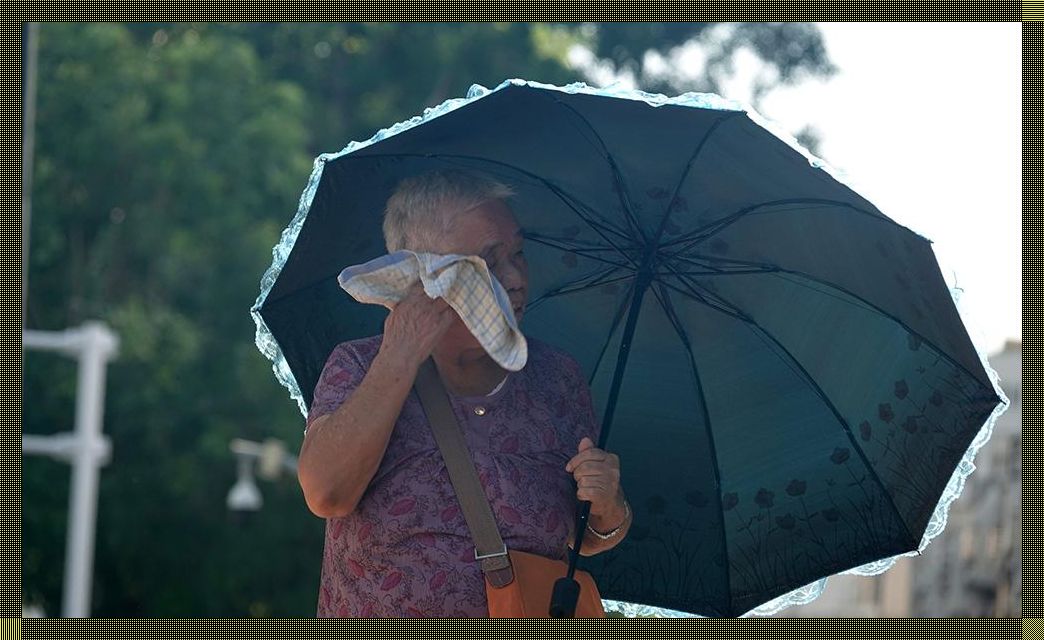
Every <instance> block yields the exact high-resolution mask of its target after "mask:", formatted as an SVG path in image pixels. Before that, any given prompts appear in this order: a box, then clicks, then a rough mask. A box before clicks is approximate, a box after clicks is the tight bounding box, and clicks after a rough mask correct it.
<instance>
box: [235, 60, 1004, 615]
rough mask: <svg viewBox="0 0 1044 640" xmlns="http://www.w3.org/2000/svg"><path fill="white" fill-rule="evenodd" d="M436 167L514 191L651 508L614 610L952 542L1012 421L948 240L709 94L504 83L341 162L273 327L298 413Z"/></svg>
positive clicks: (607, 563) (260, 313)
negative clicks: (347, 279) (960, 514)
mask: <svg viewBox="0 0 1044 640" xmlns="http://www.w3.org/2000/svg"><path fill="white" fill-rule="evenodd" d="M434 168H469V169H476V170H481V171H483V172H485V173H487V174H489V175H491V176H492V177H495V178H497V179H500V180H502V181H504V182H507V183H509V184H510V185H511V186H512V187H513V188H514V189H515V191H516V192H517V194H518V195H517V197H516V198H515V199H514V200H513V202H512V207H513V209H514V211H515V213H516V215H517V217H518V219H519V222H520V225H521V226H522V227H523V229H524V230H525V234H526V254H527V257H528V259H529V263H530V292H531V293H530V302H529V305H528V306H527V310H526V315H525V318H524V320H523V325H522V328H523V331H524V332H525V334H526V335H529V336H533V337H536V338H539V339H541V340H544V341H546V342H549V343H551V344H554V345H557V346H559V347H561V348H563V349H565V350H566V351H568V352H569V353H570V354H572V355H573V356H574V357H575V358H576V359H577V360H578V361H579V362H580V364H581V365H582V367H583V369H584V371H585V372H586V373H587V375H588V378H589V381H590V384H591V388H592V393H593V396H594V399H595V403H596V408H597V409H598V410H599V411H600V412H601V413H602V416H603V429H602V442H600V443H599V444H600V446H602V447H603V448H606V449H608V450H611V451H614V452H616V453H618V454H619V455H620V458H621V467H622V470H623V484H624V487H625V490H626V491H627V493H628V496H629V498H630V500H631V502H632V506H633V508H634V514H635V515H634V523H633V526H632V529H631V532H630V535H629V536H628V538H627V539H626V540H624V541H623V542H622V543H621V544H620V545H619V546H618V547H617V548H615V549H614V550H612V551H610V552H606V553H603V554H600V555H598V556H596V557H593V558H591V559H587V560H585V568H587V569H589V570H590V571H592V572H593V573H594V574H595V576H596V578H597V579H598V582H599V588H600V589H601V591H602V594H603V596H605V597H606V598H610V599H613V600H621V601H627V602H633V603H640V604H643V605H650V606H656V607H664V608H668V609H673V610H677V611H684V612H691V613H697V614H700V615H714V616H735V615H740V614H743V613H745V612H748V611H750V610H751V609H754V608H756V607H758V606H759V605H763V604H764V603H766V602H769V601H771V600H773V599H775V598H778V597H780V596H783V595H784V594H787V593H789V592H792V591H793V590H795V589H798V588H801V587H803V586H805V585H809V584H810V583H815V582H816V581H817V580H819V579H821V578H823V577H824V576H828V575H831V574H834V573H838V572H842V571H845V570H848V569H852V568H853V567H860V566H863V565H866V564H867V563H872V562H875V561H879V560H881V559H882V558H890V557H892V556H896V555H899V554H903V553H906V552H910V551H915V550H917V549H918V548H919V547H920V546H921V545H922V544H923V543H924V542H925V541H926V540H927V536H925V533H926V530H928V528H929V524H930V522H931V521H932V519H933V515H934V516H935V518H936V525H935V526H934V529H935V530H933V531H931V532H930V533H932V534H934V533H937V529H938V528H939V526H940V524H939V518H940V517H942V518H944V517H945V508H944V507H941V506H940V504H941V503H940V500H941V498H943V497H944V494H945V490H946V488H947V485H948V483H950V482H951V477H954V478H956V480H955V482H957V483H958V484H959V481H960V480H961V479H963V476H964V475H967V473H969V472H970V471H969V470H968V469H967V468H966V467H967V465H964V466H963V467H962V466H961V462H962V459H969V458H970V456H971V455H973V454H974V450H975V449H976V448H977V447H978V446H981V444H982V441H983V439H982V438H981V437H980V438H979V440H978V441H976V436H977V435H979V434H980V431H982V430H983V429H984V424H987V425H988V424H989V420H988V419H989V418H991V415H992V414H994V413H995V409H997V408H998V407H1001V408H1002V399H1001V396H1000V395H999V390H998V388H997V387H996V386H995V384H994V381H993V379H991V375H990V373H989V372H988V368H987V367H985V366H984V364H983V359H982V357H981V355H980V354H979V352H978V351H977V350H976V348H975V347H974V345H973V344H972V342H971V340H970V338H969V336H968V333H967V331H966V330H965V327H964V325H963V324H962V322H961V319H960V317H959V315H958V312H957V309H956V307H955V305H954V302H953V299H952V297H951V295H950V291H949V288H948V287H947V286H946V284H945V281H944V279H943V278H942V275H941V274H940V271H939V267H938V264H937V262H936V259H935V256H934V254H933V252H932V249H931V245H930V242H929V241H928V240H926V239H925V238H923V237H921V236H919V235H917V234H916V233H914V232H912V231H910V230H909V229H907V228H905V227H903V226H901V225H899V224H897V223H896V222H895V221H893V220H891V219H889V218H888V217H887V216H885V215H884V214H882V213H881V212H880V211H879V210H878V209H877V208H876V207H875V206H874V205H873V204H871V203H870V202H868V201H867V200H866V199H864V198H863V197H861V196H860V195H859V194H857V193H855V192H854V191H853V190H852V189H851V188H849V187H848V186H846V185H845V184H843V183H842V182H841V181H839V180H838V179H836V178H835V177H834V176H833V175H832V174H831V172H829V171H827V170H825V169H824V168H823V166H822V164H821V163H819V162H818V161H816V160H815V159H813V158H811V157H810V156H809V155H807V154H806V153H803V152H802V151H801V150H800V149H798V148H796V146H795V145H793V144H791V143H788V142H786V141H784V140H783V139H781V138H780V137H777V136H775V135H773V134H772V133H771V132H770V131H769V130H768V129H766V128H765V126H763V122H762V121H761V120H760V119H759V118H757V116H756V114H753V113H752V112H749V111H744V110H743V109H741V108H739V107H738V106H737V105H734V104H732V103H728V102H726V101H724V100H722V99H720V98H718V97H717V96H712V95H709V94H686V95H685V96H680V97H679V98H674V99H667V98H664V97H663V96H651V95H647V94H642V93H638V92H622V91H616V92H607V91H601V90H595V89H591V88H588V87H586V86H584V85H571V86H569V87H563V88H559V87H551V86H547V85H539V84H535V83H528V82H524V81H508V82H505V83H504V84H502V85H501V86H499V87H497V88H496V89H494V90H492V91H488V90H485V89H482V88H474V89H473V90H472V92H471V93H470V94H469V96H468V98H466V99H460V100H452V101H449V102H447V103H445V104H444V105H442V106H440V107H438V108H436V109H434V110H429V111H428V112H426V114H425V115H424V116H423V117H418V118H415V119H413V120H411V121H408V122H406V123H402V124H400V125H397V126H396V127H393V128H392V129H390V130H385V131H382V132H380V133H379V134H378V135H376V136H375V137H374V138H373V139H371V140H370V141H368V142H366V143H362V144H359V143H353V144H352V145H350V146H349V147H348V148H346V149H345V150H344V151H342V152H340V153H338V154H332V155H326V156H321V157H320V158H319V159H318V160H317V161H316V169H315V171H314V172H313V175H312V179H311V182H310V183H309V186H308V188H307V189H306V191H305V193H304V195H303V196H302V200H301V209H300V211H299V212H298V215H297V217H295V219H294V221H293V222H292V223H291V225H290V226H289V227H288V229H287V231H286V232H285V233H284V236H283V239H282V241H281V243H280V244H279V245H278V246H277V247H276V249H275V251H274V256H275V259H274V262H273V265H272V268H271V269H270V270H269V271H268V273H267V274H266V275H265V277H264V280H263V282H262V293H261V295H260V297H259V298H258V301H257V304H256V305H255V307H254V310H253V314H254V317H255V320H256V322H257V325H258V345H259V347H260V348H261V349H262V351H263V352H265V353H266V355H268V356H269V357H270V358H272V360H273V362H274V363H275V369H276V374H277V376H278V377H279V378H280V379H281V380H282V381H283V382H284V384H286V385H287V386H288V387H289V388H290V389H291V392H292V394H293V395H294V396H295V397H296V398H297V399H298V401H299V402H300V403H301V406H302V409H304V408H306V407H307V405H309V404H310V402H311V398H312V390H313V388H314V386H315V383H316V380H317V379H318V376H319V373H320V371H321V369H322V367H323V364H324V362H325V360H326V357H327V355H328V354H329V353H330V351H331V350H332V349H333V347H334V346H335V345H336V344H338V343H339V342H342V341H344V340H348V339H353V338H359V337H363V336H367V335H373V334H375V333H379V332H380V331H381V329H382V322H383V317H384V311H383V310H382V309H378V308H374V307H367V306H364V305H360V304H358V303H356V302H354V301H353V300H352V299H351V298H350V297H349V296H347V295H346V294H345V293H344V292H343V291H342V290H341V289H340V288H339V287H338V284H337V279H336V277H337V274H338V273H339V272H340V270H341V269H342V268H344V267H345V266H346V265H348V264H353V263H359V262H363V261H365V260H369V259H372V258H374V257H377V256H379V255H380V254H382V253H384V252H385V249H384V245H383V240H382V237H381V212H382V209H383V205H384V203H385V201H386V200H387V198H388V197H389V195H390V194H391V193H392V191H393V189H394V188H395V186H396V185H397V183H398V182H399V180H400V179H402V178H404V177H406V176H410V175H414V174H417V173H420V172H423V171H425V170H428V169H434ZM986 429H987V432H988V426H987V428H986ZM955 470H957V474H956V476H955ZM952 486H953V485H951V488H952ZM950 493H951V494H952V493H953V491H951V492H950ZM952 497H953V496H952V495H948V496H947V500H943V501H942V502H947V501H948V500H952Z"/></svg>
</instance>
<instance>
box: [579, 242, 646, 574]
mask: <svg viewBox="0 0 1044 640" xmlns="http://www.w3.org/2000/svg"><path fill="white" fill-rule="evenodd" d="M650 283H652V269H651V268H650V267H649V261H648V260H646V261H645V262H644V264H643V265H642V269H641V270H640V271H639V272H638V278H637V279H636V281H635V285H634V295H633V296H631V306H630V308H629V309H628V311H627V324H625V325H624V334H623V340H621V342H620V353H619V355H618V356H617V358H616V370H615V371H613V383H612V386H610V388H609V402H607V403H606V405H605V414H604V415H603V416H602V432H601V435H600V436H599V437H598V447H599V448H600V449H604V448H605V442H606V439H607V438H608V436H609V427H610V426H611V425H612V423H613V413H614V412H615V411H616V398H617V396H618V395H619V393H620V384H621V383H622V382H623V372H624V369H625V368H627V357H628V356H629V355H630V353H631V339H632V338H634V330H635V327H637V326H638V313H639V312H640V311H641V310H642V299H643V298H644V297H645V290H646V289H648V288H649V284H650ZM590 515H591V503H590V502H589V501H587V500H585V501H583V502H581V503H580V510H579V511H578V512H577V516H576V539H575V541H574V543H573V552H572V553H571V554H569V570H568V571H567V573H566V576H567V577H569V578H572V577H573V574H574V573H575V572H576V562H577V560H578V558H579V557H580V545H581V544H583V540H584V532H585V531H586V530H587V519H588V518H589V517H590Z"/></svg>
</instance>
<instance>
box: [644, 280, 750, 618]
mask: <svg viewBox="0 0 1044 640" xmlns="http://www.w3.org/2000/svg"><path fill="white" fill-rule="evenodd" d="M657 284H658V286H657V287H653V294H654V295H655V296H656V299H657V301H659V303H660V307H661V308H662V309H663V310H664V313H666V314H667V318H668V319H669V320H670V321H671V324H672V325H673V326H674V331H675V332H676V333H677V334H678V338H679V339H680V340H681V342H682V345H684V346H685V351H686V353H687V354H688V355H689V367H690V368H691V369H692V376H693V379H694V381H695V383H696V391H697V393H699V394H700V409H701V411H702V412H703V424H704V429H705V430H706V432H707V442H708V446H709V448H710V458H711V464H712V466H713V469H714V483H715V485H716V489H717V490H716V491H715V492H714V499H715V500H716V501H717V503H718V510H719V511H720V512H721V514H722V527H721V544H722V553H723V554H724V557H725V562H724V569H725V593H726V594H728V596H727V598H728V602H727V604H728V610H729V611H731V610H732V572H731V571H730V570H729V562H728V559H729V538H728V535H726V532H725V526H724V518H725V509H724V507H723V505H722V501H721V500H722V497H721V490H722V483H721V466H720V465H719V463H718V449H717V447H716V446H715V444H714V432H713V430H712V429H711V424H710V413H709V411H708V409H707V396H706V394H705V393H704V391H703V380H702V378H701V377H700V371H699V367H697V366H696V356H695V354H694V353H693V350H692V343H691V342H690V341H689V336H688V333H686V331H685V327H683V326H682V324H681V320H680V319H679V318H678V314H677V312H676V311H675V310H674V305H673V304H671V300H670V296H669V295H668V293H667V291H664V287H663V285H664V283H663V282H659V283H657Z"/></svg>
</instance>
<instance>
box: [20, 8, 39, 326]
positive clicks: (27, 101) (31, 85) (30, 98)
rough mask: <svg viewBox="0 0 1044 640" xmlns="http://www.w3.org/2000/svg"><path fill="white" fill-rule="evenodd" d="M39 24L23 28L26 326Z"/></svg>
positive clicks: (23, 249)
mask: <svg viewBox="0 0 1044 640" xmlns="http://www.w3.org/2000/svg"><path fill="white" fill-rule="evenodd" d="M38 34H39V25H37V24H36V23H35V22H27V23H26V24H25V25H24V26H23V27H22V326H23V327H24V326H25V312H26V307H27V305H28V298H27V297H26V288H27V286H28V282H29V238H30V235H31V234H30V229H31V228H32V215H33V208H32V205H31V202H32V195H33V188H32V184H33V148H34V145H35V143H34V140H35V138H36V135H35V134H36V60H37V39H38V37H39V35H38Z"/></svg>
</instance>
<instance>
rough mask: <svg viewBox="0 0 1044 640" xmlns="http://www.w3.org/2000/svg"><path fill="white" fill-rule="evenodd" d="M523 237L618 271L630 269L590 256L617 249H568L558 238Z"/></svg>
mask: <svg viewBox="0 0 1044 640" xmlns="http://www.w3.org/2000/svg"><path fill="white" fill-rule="evenodd" d="M525 237H526V240H532V241H533V242H536V243H537V244H542V245H544V246H548V247H552V248H554V249H560V250H562V251H565V252H566V253H573V254H576V255H579V256H583V257H585V258H588V259H589V260H594V261H596V262H601V263H604V264H609V265H612V266H614V267H617V268H620V269H629V268H630V267H629V266H628V265H625V264H621V263H619V262H614V261H612V260H607V259H605V258H602V257H600V256H596V255H591V254H592V253H595V252H597V251H617V249H613V248H610V247H604V248H599V249H593V248H592V249H587V248H580V247H570V246H568V244H567V243H566V242H565V241H563V240H562V239H560V238H550V237H548V236H544V235H541V234H538V233H530V232H525ZM556 243H558V244H556Z"/></svg>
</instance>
